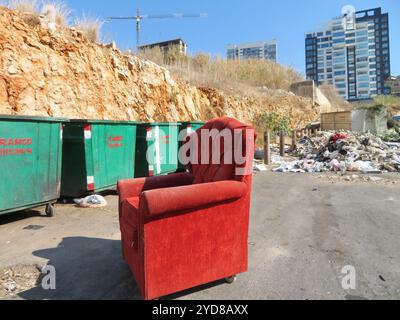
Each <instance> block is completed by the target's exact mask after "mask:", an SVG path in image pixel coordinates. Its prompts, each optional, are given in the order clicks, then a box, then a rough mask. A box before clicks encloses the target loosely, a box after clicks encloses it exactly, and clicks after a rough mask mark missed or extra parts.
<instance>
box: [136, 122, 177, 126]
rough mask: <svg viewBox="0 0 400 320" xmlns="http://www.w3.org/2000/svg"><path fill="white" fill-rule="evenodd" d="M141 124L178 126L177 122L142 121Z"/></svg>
mask: <svg viewBox="0 0 400 320" xmlns="http://www.w3.org/2000/svg"><path fill="white" fill-rule="evenodd" d="M141 125H143V126H179V125H180V123H179V122H142V123H141Z"/></svg>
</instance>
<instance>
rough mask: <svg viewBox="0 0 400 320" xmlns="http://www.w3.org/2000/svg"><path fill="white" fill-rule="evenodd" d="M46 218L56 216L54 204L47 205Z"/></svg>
mask: <svg viewBox="0 0 400 320" xmlns="http://www.w3.org/2000/svg"><path fill="white" fill-rule="evenodd" d="M45 212H46V216H48V217H52V216H54V205H53V204H52V203H48V204H47V205H46V211H45Z"/></svg>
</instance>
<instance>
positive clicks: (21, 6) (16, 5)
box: [3, 0, 39, 14]
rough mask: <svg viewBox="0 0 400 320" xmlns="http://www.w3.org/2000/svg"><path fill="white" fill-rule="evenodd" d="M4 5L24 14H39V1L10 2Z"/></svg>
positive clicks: (16, 0) (12, 0) (22, 0)
mask: <svg viewBox="0 0 400 320" xmlns="http://www.w3.org/2000/svg"><path fill="white" fill-rule="evenodd" d="M3 4H4V5H5V6H6V7H8V8H10V9H14V10H17V11H19V12H22V13H30V14H39V2H38V1H37V0H9V1H4V2H3Z"/></svg>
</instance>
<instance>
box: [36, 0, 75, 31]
mask: <svg viewBox="0 0 400 320" xmlns="http://www.w3.org/2000/svg"><path fill="white" fill-rule="evenodd" d="M42 13H43V14H45V15H48V16H50V17H51V19H52V20H54V23H55V24H56V25H58V26H60V27H68V24H69V19H70V16H71V13H72V11H71V9H69V8H68V6H67V5H66V4H65V3H63V2H46V3H44V4H43V8H42Z"/></svg>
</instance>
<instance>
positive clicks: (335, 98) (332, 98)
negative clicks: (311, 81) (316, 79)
mask: <svg viewBox="0 0 400 320" xmlns="http://www.w3.org/2000/svg"><path fill="white" fill-rule="evenodd" d="M319 89H320V90H321V91H322V93H323V94H324V95H325V97H327V99H328V100H329V102H330V103H331V104H332V107H333V108H335V109H336V110H351V109H352V105H351V104H350V103H349V102H348V101H347V100H345V99H343V98H342V97H341V96H340V95H339V94H338V92H337V90H336V88H335V86H334V85H331V84H326V83H324V84H321V85H320V86H319Z"/></svg>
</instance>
